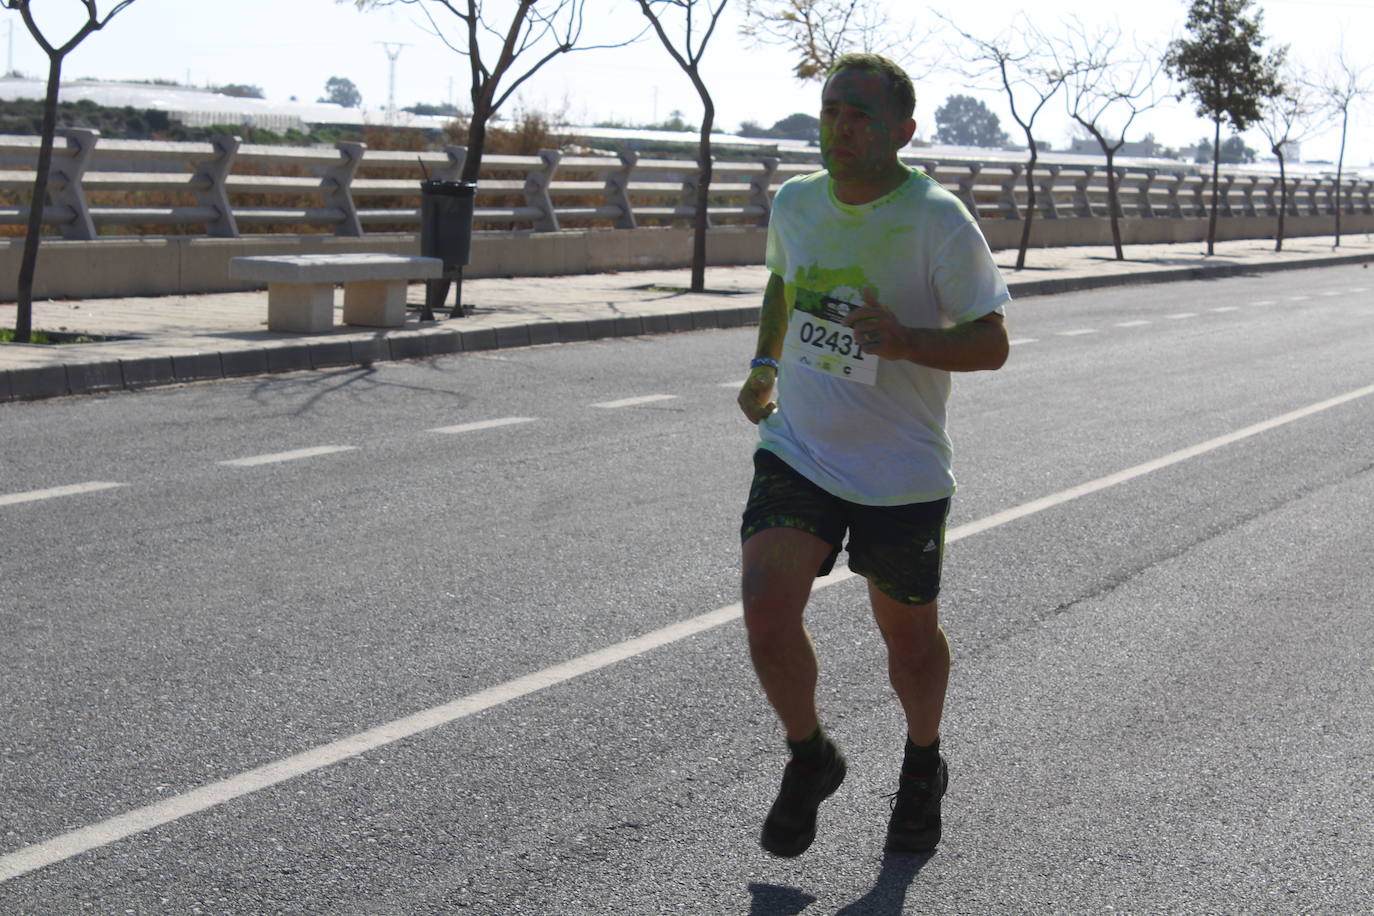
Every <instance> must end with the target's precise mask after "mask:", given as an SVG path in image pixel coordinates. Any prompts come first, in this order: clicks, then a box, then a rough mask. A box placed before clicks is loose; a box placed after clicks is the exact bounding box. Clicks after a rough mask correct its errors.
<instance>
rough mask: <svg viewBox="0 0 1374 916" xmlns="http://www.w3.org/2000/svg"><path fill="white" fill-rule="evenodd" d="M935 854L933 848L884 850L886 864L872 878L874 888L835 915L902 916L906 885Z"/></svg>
mask: <svg viewBox="0 0 1374 916" xmlns="http://www.w3.org/2000/svg"><path fill="white" fill-rule="evenodd" d="M933 855H935V854H934V853H931V852H928V853H923V854H922V855H911V854H909V853H897V852H888V853H884V854H883V867H882V869H881V870H880V871H879V872H878V878H877V880H876V881H874V882H873V890H871V891H869V892H868V893H867V894H864V895H863V896H862V897H860V898H859V899H858V900H855V901H854V902H853V903H851V904H849V905H847V906H843V907H841V908H840V909H839V910H837V911H836V913H835V916H902V913H903V912H905V910H904V909H903V907H904V906H905V904H906V892H907V889H908V888H910V887H911V882H913V881H915V880H916V875H917V874H919V873H920V871H921V869H922V868H924V867H925V864H926V863H927V862H929V861H930V859H931V857H932V856H933Z"/></svg>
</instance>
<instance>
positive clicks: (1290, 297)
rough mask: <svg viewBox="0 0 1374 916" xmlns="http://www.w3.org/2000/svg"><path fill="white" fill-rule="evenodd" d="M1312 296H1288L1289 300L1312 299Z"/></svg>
mask: <svg viewBox="0 0 1374 916" xmlns="http://www.w3.org/2000/svg"><path fill="white" fill-rule="evenodd" d="M1311 298H1312V297H1311V296H1289V297H1288V301H1289V302H1306V301H1307V300H1308V299H1311Z"/></svg>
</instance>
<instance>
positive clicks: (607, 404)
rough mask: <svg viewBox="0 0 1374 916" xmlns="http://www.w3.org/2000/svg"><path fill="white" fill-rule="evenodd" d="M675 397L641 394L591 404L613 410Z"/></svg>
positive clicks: (669, 399) (674, 396)
mask: <svg viewBox="0 0 1374 916" xmlns="http://www.w3.org/2000/svg"><path fill="white" fill-rule="evenodd" d="M675 398H677V395H675V394H643V395H640V396H639V397H637V398H621V399H620V400H619V401H602V402H601V403H600V404H593V405H592V406H593V407H601V408H604V409H606V410H615V409H617V408H620V407H638V406H639V405H640V404H653V403H656V402H658V401H671V400H674V399H675Z"/></svg>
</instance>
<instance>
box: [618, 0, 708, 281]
mask: <svg viewBox="0 0 1374 916" xmlns="http://www.w3.org/2000/svg"><path fill="white" fill-rule="evenodd" d="M713 2H714V6H713V5H712V3H713ZM726 2H727V0H639V9H640V11H641V12H643V13H644V15H645V17H646V18H648V20H649V24H650V26H652V27H653V30H654V33H655V34H657V35H658V40H659V41H661V42H662V43H663V47H664V48H665V49H666V50H667V51H668V53H669V54H670V55H671V56H672V58H673V60H675V61H677V65H678V66H679V67H681V68H682V71H683V72H684V73H686V74H687V78H688V79H690V80H691V81H692V85H693V86H694V87H696V90H697V95H698V96H700V98H701V107H702V113H701V141H700V143H699V144H698V146H697V187H696V207H695V210H694V212H693V214H692V292H694V293H699V292H701V291H702V290H704V289H705V288H706V227H707V225H708V224H709V223H710V214H709V212H708V210H707V206H708V204H709V203H710V199H711V167H712V163H711V128H712V127H713V126H714V124H715V118H716V105H715V102H713V101H712V100H711V92H710V90H708V89H707V88H706V82H705V80H703V79H702V76H701V57H702V55H703V54H705V53H706V44H707V43H708V42H709V41H710V40H711V36H712V35H713V34H715V31H716V24H717V23H718V22H719V21H720V14H721V13H722V12H723V11H724V10H725V4H726ZM671 11H678V12H681V14H682V45H681V47H680V48H679V47H678V46H677V45H676V44H674V43H673V40H672V39H671V38H670V37H668V32H667V29H665V28H664V25H663V18H664V14H665V13H668V12H671Z"/></svg>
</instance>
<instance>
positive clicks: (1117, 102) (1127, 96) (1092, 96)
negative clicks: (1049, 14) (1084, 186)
mask: <svg viewBox="0 0 1374 916" xmlns="http://www.w3.org/2000/svg"><path fill="white" fill-rule="evenodd" d="M1063 44H1064V58H1065V60H1066V61H1067V62H1068V66H1067V67H1066V68H1065V70H1066V71H1067V74H1066V77H1065V82H1064V100H1065V108H1066V109H1067V110H1068V113H1069V116H1070V117H1072V118H1073V119H1074V120H1075V121H1076V122H1078V123H1079V124H1080V125H1082V127H1083V129H1084V130H1086V131H1087V132H1088V133H1089V134H1090V135H1091V136H1092V137H1093V139H1094V140H1096V141H1097V145H1098V146H1099V147H1100V148H1101V149H1102V155H1103V156H1104V157H1105V158H1106V160H1107V209H1108V211H1109V213H1110V216H1111V224H1112V244H1113V245H1114V246H1115V247H1116V259H1117V260H1118V261H1124V260H1125V259H1126V255H1125V253H1124V252H1123V251H1122V247H1121V223H1120V219H1119V217H1120V213H1121V195H1120V188H1119V187H1118V183H1117V175H1116V164H1115V159H1116V154H1117V153H1118V152H1120V151H1121V148H1122V147H1123V146H1125V145H1126V133H1127V131H1129V130H1130V129H1131V125H1132V124H1133V123H1134V122H1135V119H1136V118H1137V117H1139V116H1140V115H1141V113H1143V112H1146V111H1149V110H1150V109H1151V108H1154V107H1155V106H1157V105H1159V103H1160V102H1161V101H1163V99H1164V98H1165V96H1161V95H1160V94H1159V93H1158V92H1157V91H1156V87H1157V86H1158V85H1159V82H1160V77H1161V76H1162V75H1163V70H1164V61H1163V59H1162V58H1161V57H1160V55H1159V53H1158V52H1155V51H1150V50H1142V49H1140V48H1139V47H1136V48H1135V49H1134V53H1133V54H1129V55H1126V54H1123V53H1122V47H1121V44H1122V36H1121V30H1120V29H1119V28H1116V27H1112V28H1108V29H1102V30H1098V31H1089V30H1088V28H1087V27H1086V26H1084V24H1083V22H1082V21H1081V20H1079V19H1078V18H1077V17H1074V18H1072V19H1070V20H1069V23H1068V35H1067V37H1066V38H1065V39H1064V42H1063ZM1113 136H1115V139H1114V140H1113V139H1111V138H1112V137H1113Z"/></svg>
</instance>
